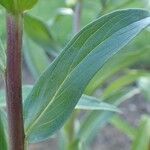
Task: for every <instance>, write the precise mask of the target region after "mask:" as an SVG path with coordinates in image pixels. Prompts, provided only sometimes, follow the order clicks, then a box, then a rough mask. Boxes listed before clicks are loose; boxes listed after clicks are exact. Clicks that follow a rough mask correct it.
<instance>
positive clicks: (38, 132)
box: [24, 9, 150, 141]
mask: <svg viewBox="0 0 150 150" xmlns="http://www.w3.org/2000/svg"><path fill="white" fill-rule="evenodd" d="M149 23H150V14H149V12H147V11H144V10H140V9H130V10H121V11H117V12H113V13H111V14H108V15H106V16H104V17H102V18H100V19H98V20H96V21H94V22H93V23H91V24H89V25H88V26H87V27H85V28H84V29H83V30H82V31H81V32H80V33H79V34H77V35H76V36H75V38H74V39H73V40H72V41H71V42H70V43H69V44H68V45H67V46H66V48H65V49H64V50H63V52H62V53H61V54H60V56H59V57H58V58H57V59H56V60H55V61H54V62H53V64H52V65H50V67H49V68H48V69H47V70H46V71H45V72H44V73H43V75H42V76H41V77H40V79H39V81H38V82H37V83H36V85H35V86H34V88H33V90H32V91H31V93H30V95H29V96H28V98H27V99H26V101H25V108H24V114H25V116H24V119H25V132H26V137H27V139H29V141H32V140H34V139H35V138H38V140H39V141H41V140H44V139H46V138H48V137H49V136H50V135H51V134H53V133H54V132H55V131H56V130H58V129H59V128H60V127H61V126H62V125H63V124H64V122H65V121H66V119H67V118H68V116H69V115H70V114H71V112H72V111H73V109H74V107H75V105H76V104H77V102H78V100H79V99H80V97H81V95H82V93H83V91H84V89H85V87H86V86H87V84H88V83H89V81H90V80H91V79H92V77H93V76H94V75H95V74H96V72H97V71H98V70H99V69H100V68H101V67H102V66H103V65H104V64H105V63H106V62H107V61H108V60H109V59H111V57H112V56H113V55H115V54H116V53H117V52H118V51H119V50H120V49H121V48H122V47H124V46H125V45H126V44H127V43H128V42H129V41H131V40H132V39H133V38H134V37H135V36H136V35H137V34H138V33H139V32H140V31H141V30H142V29H143V28H145V27H146V26H148V25H149ZM35 108H36V109H35Z"/></svg>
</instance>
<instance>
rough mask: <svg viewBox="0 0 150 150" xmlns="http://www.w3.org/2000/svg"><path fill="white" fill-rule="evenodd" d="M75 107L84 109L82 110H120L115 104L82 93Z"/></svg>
mask: <svg viewBox="0 0 150 150" xmlns="http://www.w3.org/2000/svg"><path fill="white" fill-rule="evenodd" d="M75 108H76V109H84V110H108V111H115V112H120V110H119V109H118V108H117V107H116V106H114V105H110V104H108V103H105V102H102V101H100V100H99V99H97V98H95V97H92V96H87V95H83V96H82V97H81V98H80V100H79V102H78V104H77V105H76V107H75Z"/></svg>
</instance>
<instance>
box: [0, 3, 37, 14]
mask: <svg viewBox="0 0 150 150" xmlns="http://www.w3.org/2000/svg"><path fill="white" fill-rule="evenodd" d="M37 1H38V0H0V4H1V5H2V6H4V7H5V8H6V9H7V10H8V11H10V12H12V13H18V12H23V11H25V10H28V9H31V8H32V7H33V6H34V5H35V4H36V2H37Z"/></svg>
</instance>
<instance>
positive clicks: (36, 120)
mask: <svg viewBox="0 0 150 150" xmlns="http://www.w3.org/2000/svg"><path fill="white" fill-rule="evenodd" d="M133 15H134V14H133ZM118 16H119V15H118ZM118 16H115V17H118ZM115 17H113V18H115ZM125 18H126V16H125V17H124V18H123V19H121V20H119V22H120V21H122V20H124V19H125ZM145 18H147V17H145ZM145 18H142V19H145ZM142 19H141V20H142ZM138 21H140V20H137V21H135V22H132V23H130V24H128V25H127V26H129V25H131V24H133V23H136V22H138ZM107 23H108V22H107ZM117 23H118V22H117ZM117 23H116V24H117ZM105 24H106V23H105ZM105 24H104V25H105ZM104 25H102V26H101V28H102V27H103V26H104ZM127 26H124V27H123V28H126V27H127ZM123 28H120V29H119V30H118V31H120V30H122V29H123ZM99 29H100V28H98V29H97V30H96V31H95V32H94V33H93V34H92V35H90V36H89V38H90V37H91V36H93V35H94V34H95V33H96V32H97V31H98V30H99ZM118 31H116V32H114V33H113V34H112V35H111V36H109V37H107V38H105V39H104V40H103V41H102V42H101V43H100V44H98V45H97V46H96V47H98V46H100V45H101V44H103V43H104V42H105V41H106V40H108V39H109V38H111V37H112V36H113V35H114V34H116V33H117V32H118ZM78 38H79V37H78ZM78 38H77V39H76V40H75V41H74V42H73V43H75V42H76V41H77V40H78ZM89 38H88V39H89ZM88 39H87V40H88ZM87 40H86V41H87ZM86 41H85V42H86ZM71 47H72V46H71ZM71 47H69V49H70V48H71ZM96 47H94V48H93V50H94V49H95V48H96ZM81 48H82V46H81ZM81 48H80V49H81ZM93 50H91V51H90V53H88V54H87V55H86V56H85V57H84V58H83V59H82V60H81V61H80V62H79V64H78V65H77V66H79V65H80V64H81V63H82V61H83V60H84V59H85V58H86V57H87V56H88V55H90V54H91V53H92V52H93ZM79 52H80V51H79ZM79 52H78V53H79ZM64 54H65V53H64ZM75 58H76V57H75ZM73 62H74V60H73ZM57 63H58V62H57ZM56 66H57V64H56ZM56 66H55V67H56ZM77 66H75V68H74V69H73V70H72V71H71V72H69V71H68V72H69V74H68V75H67V76H66V78H64V80H63V82H62V83H61V84H60V86H59V88H58V90H57V91H56V92H55V94H54V96H53V97H52V99H51V101H50V103H49V104H48V105H47V106H46V108H45V109H44V110H43V111H42V113H41V114H40V115H39V116H38V117H37V118H36V119H35V120H34V123H33V124H31V125H30V126H29V127H28V128H27V129H26V135H27V136H28V135H29V133H30V131H31V130H32V127H33V126H34V125H35V124H36V123H37V122H38V120H40V118H41V117H42V116H43V114H44V113H45V112H46V111H47V109H48V108H49V106H50V105H51V104H52V103H53V102H54V100H55V98H56V97H57V95H58V93H59V91H60V89H61V87H62V86H63V84H64V83H65V81H66V80H67V79H68V77H69V75H70V74H71V73H72V72H73V71H74V70H75V69H76V68H77ZM54 69H55V68H54Z"/></svg>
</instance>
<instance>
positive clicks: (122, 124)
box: [111, 115, 136, 139]
mask: <svg viewBox="0 0 150 150" xmlns="http://www.w3.org/2000/svg"><path fill="white" fill-rule="evenodd" d="M111 124H112V125H113V126H115V127H116V128H117V129H119V130H120V131H121V132H122V133H124V134H125V135H127V136H128V137H129V138H130V139H134V137H135V135H136V129H135V128H133V127H132V125H131V124H129V123H128V122H127V121H125V120H124V119H123V118H121V117H120V116H118V115H115V116H114V117H113V118H112V119H111Z"/></svg>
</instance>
